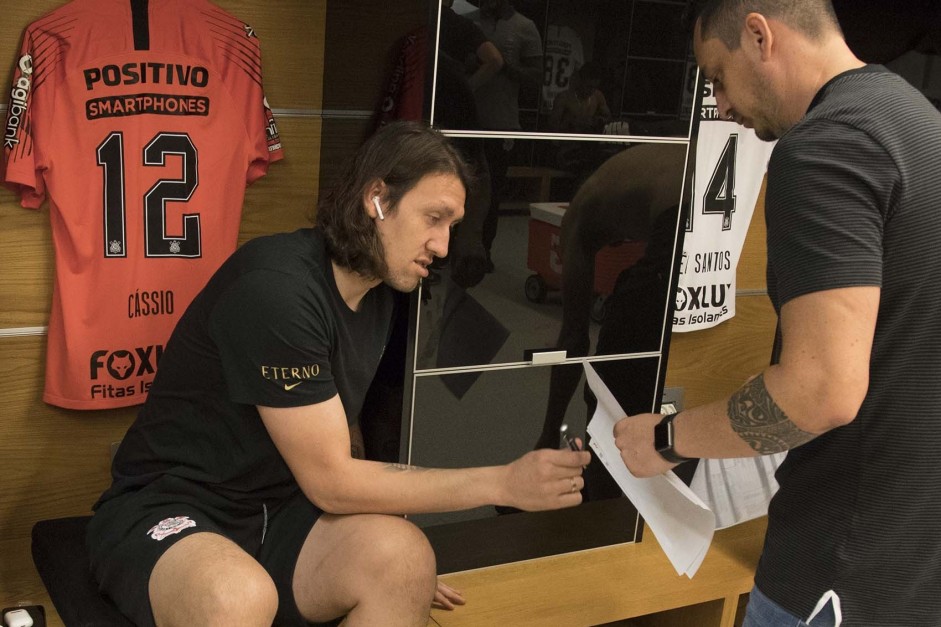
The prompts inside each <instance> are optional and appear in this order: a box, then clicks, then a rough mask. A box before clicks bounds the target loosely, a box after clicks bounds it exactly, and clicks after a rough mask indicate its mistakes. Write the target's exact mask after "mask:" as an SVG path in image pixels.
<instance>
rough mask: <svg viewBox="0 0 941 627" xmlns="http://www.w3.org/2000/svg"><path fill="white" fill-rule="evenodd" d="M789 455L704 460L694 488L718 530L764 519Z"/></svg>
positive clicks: (694, 478)
mask: <svg viewBox="0 0 941 627" xmlns="http://www.w3.org/2000/svg"><path fill="white" fill-rule="evenodd" d="M786 455H787V453H776V454H775V455H762V456H759V457H746V458H742V459H701V460H699V466H698V467H697V468H696V473H695V474H694V475H693V481H692V482H691V483H690V486H689V487H690V488H691V489H692V490H693V492H695V493H696V495H697V496H699V498H700V499H702V501H703V502H704V503H705V504H706V505H707V506H708V507H709V509H711V510H712V511H713V512H714V513H715V515H716V528H717V529H725V528H726V527H731V526H732V525H737V524H738V523H741V522H745V521H746V520H751V519H753V518H758V517H759V516H764V515H765V514H767V513H768V503H770V502H771V497H772V496H774V493H775V492H777V491H778V482H777V481H776V480H775V478H774V472H775V471H776V470H777V469H778V466H780V465H781V462H782V461H783V460H784V457H785V456H786Z"/></svg>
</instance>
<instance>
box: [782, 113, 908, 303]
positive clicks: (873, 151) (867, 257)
mask: <svg viewBox="0 0 941 627" xmlns="http://www.w3.org/2000/svg"><path fill="white" fill-rule="evenodd" d="M769 172H773V173H774V176H769V180H768V190H767V202H766V220H767V226H768V265H769V281H770V280H771V273H772V271H773V278H774V281H775V282H776V286H777V287H776V290H777V294H778V303H779V306H780V305H783V304H784V303H786V302H787V301H789V300H791V299H793V298H796V297H798V296H801V295H804V294H807V293H811V292H817V291H823V290H828V289H836V288H843V287H854V286H863V285H873V286H881V284H882V236H883V231H884V221H885V219H886V217H887V216H886V215H885V211H886V208H888V207H890V206H891V204H892V199H893V196H894V190H895V189H897V185H898V181H899V174H898V169H897V167H896V166H895V164H894V163H893V161H892V159H891V158H890V157H889V155H888V153H886V152H885V150H883V148H882V147H881V146H879V145H878V144H876V143H875V142H874V141H873V140H872V139H871V138H869V136H868V135H866V134H865V133H864V132H862V131H860V130H858V129H854V128H851V127H849V126H845V125H842V124H838V123H834V122H829V121H820V122H813V123H810V124H806V125H804V126H803V127H801V128H795V129H794V130H793V131H792V133H789V134H788V135H786V136H785V137H784V138H782V139H781V140H780V141H779V142H778V145H777V146H776V147H775V149H774V152H773V153H772V156H771V162H770V165H769ZM769 286H770V283H769Z"/></svg>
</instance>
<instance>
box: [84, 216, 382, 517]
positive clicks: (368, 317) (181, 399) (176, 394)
mask: <svg viewBox="0 0 941 627" xmlns="http://www.w3.org/2000/svg"><path fill="white" fill-rule="evenodd" d="M392 306H393V299H392V292H391V290H390V288H388V287H387V286H385V285H380V286H378V287H376V288H373V289H372V290H370V291H369V292H368V293H367V294H366V296H365V297H364V298H363V300H362V302H361V304H360V306H359V309H358V310H357V311H355V312H354V311H352V310H350V309H349V308H348V307H347V306H346V304H345V303H344V302H343V299H342V298H341V296H340V294H339V292H338V290H337V287H336V283H335V280H334V276H333V269H332V266H331V264H330V261H329V259H328V257H327V254H326V251H325V248H324V243H323V236H322V234H321V233H320V231H319V230H317V229H302V230H299V231H296V232H294V233H285V234H279V235H272V236H268V237H261V238H258V239H255V240H252V241H251V242H248V243H247V244H245V245H244V246H243V247H242V248H240V249H239V250H238V251H236V253H235V254H234V255H232V256H231V257H230V258H229V260H228V261H226V262H225V264H223V266H222V267H221V268H220V269H219V270H218V271H217V272H216V274H215V275H214V276H213V278H212V279H211V280H210V281H209V283H208V284H207V285H206V287H205V288H204V289H203V291H202V292H201V293H200V294H199V295H198V296H197V297H196V299H195V300H194V301H193V303H192V304H191V305H190V307H189V308H188V309H187V311H186V313H185V314H184V315H183V317H182V318H181V319H180V322H179V324H178V325H177V327H176V329H175V330H174V332H173V335H172V336H171V338H170V340H169V342H168V343H167V348H166V351H165V352H164V354H163V356H162V358H161V360H160V369H159V371H158V374H157V376H156V378H155V380H154V384H153V387H152V388H151V390H150V393H149V395H148V398H147V402H146V403H145V404H144V406H143V407H142V408H141V411H140V414H139V416H138V418H137V420H136V421H135V422H134V424H133V425H131V428H130V429H129V431H128V433H127V435H126V436H125V438H124V440H123V441H122V443H121V447H120V449H119V450H118V454H117V455H116V457H115V460H114V464H113V468H112V475H113V478H114V483H113V485H112V487H111V488H110V489H109V490H108V491H106V492H105V494H104V495H103V496H102V499H101V501H102V502H103V501H105V500H107V499H109V498H112V497H113V496H116V495H118V494H122V493H124V492H127V491H131V490H135V489H138V488H140V487H143V486H144V485H147V484H148V483H150V482H151V481H153V480H154V479H156V478H158V477H160V476H162V475H166V474H169V475H175V476H178V477H181V478H184V479H187V480H190V481H195V482H198V483H201V484H203V485H205V486H207V487H209V488H210V489H212V490H213V491H214V492H216V493H218V494H219V495H220V496H223V497H224V498H228V499H232V500H235V501H242V500H246V501H253V502H254V501H260V500H273V499H274V500H276V499H279V498H283V497H285V496H287V495H289V494H291V493H292V492H294V490H296V482H295V481H294V478H293V476H292V475H291V473H290V470H289V469H288V466H287V464H286V463H285V462H284V460H283V459H282V458H281V456H280V454H279V453H278V451H277V449H276V447H275V445H274V443H273V442H272V440H271V438H270V437H269V435H268V432H267V431H266V429H265V427H264V424H263V423H262V420H261V417H260V416H259V414H258V410H257V409H256V406H257V405H262V406H270V407H297V406H304V405H311V404H315V403H320V402H323V401H326V400H328V399H330V398H332V397H333V396H335V395H336V394H339V395H340V399H341V400H342V402H343V407H344V410H345V412H346V415H347V420H348V421H349V422H350V423H351V424H352V423H353V422H355V420H356V419H357V417H358V414H359V411H360V409H361V407H362V403H363V399H364V397H365V395H366V391H367V389H368V387H369V384H370V382H371V381H372V378H373V376H374V375H375V372H376V368H377V366H378V364H379V360H380V358H381V357H382V353H383V351H384V349H385V346H386V342H387V341H388V338H389V331H390V324H391V320H392Z"/></svg>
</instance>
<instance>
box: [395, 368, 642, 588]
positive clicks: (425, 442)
mask: <svg viewBox="0 0 941 627" xmlns="http://www.w3.org/2000/svg"><path fill="white" fill-rule="evenodd" d="M592 365H593V366H594V367H595V369H596V370H597V371H598V373H599V376H601V377H602V380H604V381H605V382H606V383H607V384H608V385H609V386H611V387H612V391H615V390H617V391H615V395H616V396H617V398H618V401H619V403H621V404H622V406H623V408H624V409H625V411H628V412H637V411H649V410H650V409H651V406H652V404H653V399H654V395H655V391H656V385H657V373H658V366H659V358H657V357H647V358H638V359H618V360H610V361H598V360H595V361H593V362H592ZM583 372H584V371H583V366H582V365H581V364H580V363H576V364H563V365H556V366H538V367H523V368H510V369H499V370H486V371H477V372H462V373H452V374H446V375H427V376H421V377H417V378H416V379H415V407H414V417H413V421H412V424H411V432H410V433H408V432H405V435H404V437H405V438H406V439H408V438H409V437H410V446H408V447H406V448H407V450H408V451H409V454H410V458H408V460H407V461H408V463H411V464H414V465H417V466H423V467H435V468H460V467H469V466H489V465H497V464H505V463H508V462H510V461H512V460H513V459H516V458H518V457H520V456H522V455H523V454H525V453H526V452H528V451H531V450H532V449H533V448H535V447H537V446H547V445H550V444H552V445H553V446H558V430H559V425H560V424H561V422H562V419H563V418H564V420H565V422H566V423H567V424H568V425H569V427H570V430H571V431H572V432H573V433H575V434H578V435H579V437H581V438H584V434H585V427H586V424H587V421H588V419H589V417H590V415H591V413H593V411H594V405H595V403H594V399H593V397H591V395H590V393H588V394H587V398H586V396H585V395H583V394H582V393H578V394H575V395H574V398H573V399H572V400H571V402H569V401H568V400H565V401H564V402H562V403H560V404H559V406H558V407H550V406H549V403H550V402H551V401H550V400H549V399H553V398H554V395H553V394H552V391H551V388H552V386H554V385H557V384H558V383H559V381H562V380H573V381H574V384H575V387H577V386H578V384H579V381H580V380H581V381H584V376H583ZM623 381H630V382H631V385H630V386H623V385H619V384H618V383H619V382H623ZM586 389H587V388H586ZM557 417H558V419H556V418H557ZM546 434H548V435H549V437H548V438H547V437H546ZM547 439H552V440H554V442H552V443H548V442H544V441H545V440H547ZM584 476H585V482H586V487H585V490H584V492H583V498H584V499H585V500H586V502H585V503H583V504H582V505H579V506H578V507H575V508H571V509H569V510H560V511H557V512H539V513H530V512H520V511H518V510H513V509H511V508H506V507H496V508H495V507H481V508H477V509H473V510H468V511H463V512H453V513H443V514H425V515H419V516H410V519H411V520H412V521H413V522H415V523H416V524H418V525H419V526H421V527H422V528H423V529H424V531H425V533H426V534H427V535H428V536H429V538H432V539H433V542H434V541H438V542H440V543H441V550H439V551H437V553H438V556H439V565H441V564H442V559H443V560H444V561H445V563H447V564H448V565H447V567H446V570H442V572H449V571H452V570H463V569H465V568H471V567H479V566H481V565H490V564H481V563H480V561H481V560H483V561H488V560H491V559H496V556H499V560H498V561H491V562H490V563H491V564H492V563H501V562H505V561H516V560H518V559H529V558H531V557H537V556H540V555H551V554H555V553H561V552H566V551H572V550H582V549H586V548H592V547H594V546H603V545H606V544H613V543H619V542H631V541H634V540H635V539H637V538H636V536H637V534H638V533H639V527H638V522H637V513H636V510H635V509H634V508H633V506H632V505H630V503H629V502H627V500H626V499H625V498H624V497H623V496H622V495H621V492H620V489H619V488H618V487H617V485H616V484H614V482H613V480H612V479H611V478H610V476H609V475H608V474H607V472H606V471H605V469H604V467H603V466H602V464H601V463H600V462H599V461H597V459H595V460H593V462H592V464H590V465H589V467H588V469H586V471H585V475H584ZM600 512H605V517H604V519H603V520H604V521H603V522H602V518H600ZM575 522H578V523H579V524H574V523H575ZM560 526H561V527H563V528H564V533H561V534H554V533H552V532H551V530H553V529H556V528H559V527H560ZM522 529H527V530H534V533H533V534H530V536H531V537H530V539H529V540H522V539H521V538H520V537H517V536H512V537H513V540H512V543H507V544H505V545H503V546H501V545H500V540H499V538H501V537H503V536H502V535H501V534H502V533H503V532H507V531H509V530H522ZM501 530H502V531H501ZM535 530H538V533H536V532H535ZM471 538H477V539H476V540H474V541H473V543H472V544H468V542H470V539H471ZM458 539H463V540H461V541H460V542H458V541H457V540H458ZM493 543H497V546H493V547H487V545H488V544H493ZM467 546H474V547H478V546H482V547H486V548H485V549H484V550H483V552H482V553H481V552H478V551H477V550H476V549H475V551H473V552H470V553H473V554H469V555H462V553H466V551H464V552H462V551H459V550H458V549H457V547H467ZM436 548H437V547H436ZM442 552H443V553H442ZM444 554H446V555H447V557H443V556H442V555H444ZM488 555H492V556H494V557H487V556H488ZM442 568H445V567H444V566H442Z"/></svg>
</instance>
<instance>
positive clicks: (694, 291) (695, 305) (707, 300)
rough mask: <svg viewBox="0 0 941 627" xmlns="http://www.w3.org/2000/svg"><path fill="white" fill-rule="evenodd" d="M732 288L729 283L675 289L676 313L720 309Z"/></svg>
mask: <svg viewBox="0 0 941 627" xmlns="http://www.w3.org/2000/svg"><path fill="white" fill-rule="evenodd" d="M731 288H732V284H731V283H723V284H720V285H702V286H699V287H678V288H676V311H695V310H697V309H706V308H709V307H715V308H718V307H722V306H723V305H725V299H726V298H727V295H728V293H729V291H730V290H731Z"/></svg>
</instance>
